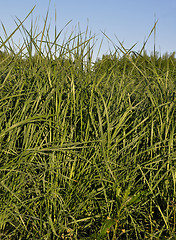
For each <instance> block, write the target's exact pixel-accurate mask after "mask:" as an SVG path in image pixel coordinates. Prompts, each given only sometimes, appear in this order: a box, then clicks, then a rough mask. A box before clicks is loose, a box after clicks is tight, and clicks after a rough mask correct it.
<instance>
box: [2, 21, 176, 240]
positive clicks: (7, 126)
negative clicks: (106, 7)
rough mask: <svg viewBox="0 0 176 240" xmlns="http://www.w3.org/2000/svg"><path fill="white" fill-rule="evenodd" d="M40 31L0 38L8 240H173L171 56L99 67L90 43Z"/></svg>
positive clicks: (175, 85) (131, 57)
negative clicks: (14, 40) (14, 39)
mask: <svg viewBox="0 0 176 240" xmlns="http://www.w3.org/2000/svg"><path fill="white" fill-rule="evenodd" d="M46 20H47V17H46ZM32 26H33V25H32V24H31V29H30V30H29V31H28V30H27V29H25V27H24V26H23V22H20V24H19V25H18V27H17V29H16V30H18V29H21V31H23V34H24V44H23V45H22V46H21V47H18V49H17V51H15V50H14V49H13V48H12V46H11V44H10V39H11V36H10V37H9V38H7V40H6V41H3V40H2V39H1V48H4V51H2V52H1V54H0V89H1V91H0V212H1V214H0V238H1V239H40V240H41V239H53V240H54V239H174V238H175V237H176V236H175V223H176V203H175V197H176V166H175V159H176V138H175V133H176V129H175V122H176V114H175V110H176V99H175V92H176V58H175V56H174V54H172V55H164V56H163V57H159V56H157V55H156V54H155V55H151V56H148V55H147V54H146V53H145V52H141V53H140V54H135V53H134V52H132V50H130V51H126V50H125V49H124V48H123V47H122V52H123V53H124V55H123V56H122V57H119V56H118V55H117V54H109V55H107V56H103V57H102V59H100V60H97V61H96V62H95V63H93V60H92V54H93V47H92V45H91V41H92V38H91V37H90V38H88V37H87V33H86V34H85V35H83V34H81V33H78V34H77V35H75V36H73V34H72V35H71V36H70V37H69V38H68V40H67V41H65V42H63V44H62V45H59V44H58V43H57V41H58V39H59V36H60V33H59V34H58V35H57V34H56V35H55V41H54V42H51V41H50V38H49V34H48V32H49V29H47V28H46V22H45V25H44V29H43V31H42V32H41V34H38V33H37V32H36V31H34V30H35V29H33V27H32ZM53 49H54V50H53ZM33 51H35V55H34V54H33Z"/></svg>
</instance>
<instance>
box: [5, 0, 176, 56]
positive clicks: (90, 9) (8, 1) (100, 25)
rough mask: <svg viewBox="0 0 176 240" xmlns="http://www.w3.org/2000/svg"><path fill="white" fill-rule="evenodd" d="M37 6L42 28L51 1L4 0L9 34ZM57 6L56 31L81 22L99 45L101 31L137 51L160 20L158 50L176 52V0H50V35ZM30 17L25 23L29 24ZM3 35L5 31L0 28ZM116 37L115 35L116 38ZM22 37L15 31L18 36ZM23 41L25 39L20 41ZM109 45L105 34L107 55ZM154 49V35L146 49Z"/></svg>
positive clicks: (83, 27)
mask: <svg viewBox="0 0 176 240" xmlns="http://www.w3.org/2000/svg"><path fill="white" fill-rule="evenodd" d="M34 5H36V8H35V10H34V12H33V16H32V17H33V19H35V18H36V17H37V16H40V20H39V28H40V30H41V29H42V26H43V22H44V21H43V18H45V15H46V12H47V9H48V5H49V0H15V1H14V0H5V1H4V0H3V1H1V7H0V21H1V22H2V23H3V24H4V25H5V28H6V30H7V33H8V34H10V33H11V32H12V31H13V30H14V28H15V27H16V25H15V23H14V19H15V17H16V16H17V17H18V18H19V19H20V20H23V19H24V18H25V16H26V15H27V14H28V13H29V12H30V10H31V9H32V8H33V7H34ZM55 9H56V12H57V22H56V23H57V30H58V31H59V30H61V29H62V28H63V27H64V25H65V24H66V23H67V22H69V21H70V20H72V22H71V23H70V24H69V26H68V27H67V28H66V29H65V32H66V31H67V32H68V35H69V31H70V32H71V30H72V29H73V28H74V27H75V25H77V24H78V23H80V28H81V30H82V31H85V30H86V27H87V25H88V26H89V29H90V30H91V32H92V35H93V34H94V33H95V34H97V36H96V38H97V39H99V41H98V42H97V48H98V45H99V43H100V41H101V39H102V38H103V34H102V33H101V31H103V32H105V33H106V34H107V35H108V37H109V38H111V39H112V41H113V42H114V43H116V44H117V45H118V46H119V43H118V41H117V39H116V37H117V38H118V39H119V40H120V41H121V42H123V44H124V47H126V48H130V47H131V46H132V45H134V44H135V43H137V45H136V46H135V48H134V50H135V51H139V50H140V49H141V47H142V45H143V43H144V41H145V40H146V38H147V36H148V35H149V33H150V31H151V29H152V28H153V26H154V21H155V20H158V23H157V26H156V50H157V51H158V52H159V53H160V54H164V53H165V52H168V53H172V52H174V51H176V0H87V1H84V0H51V3H50V11H49V21H50V22H51V34H52V31H53V32H54V19H55ZM30 22H31V17H29V18H28V19H27V21H26V22H25V26H26V27H27V28H29V27H30ZM0 35H1V36H3V39H4V33H3V29H2V27H0ZM115 36H116V37H115ZM19 38H20V33H16V35H15V39H19ZM21 41H22V40H21ZM109 47H110V48H111V49H113V47H112V45H111V44H108V41H107V39H106V38H105V37H104V40H103V45H102V49H101V54H103V53H104V54H106V53H108V51H109ZM153 48H154V34H152V36H151V37H150V39H149V41H148V43H147V45H146V50H147V52H148V53H151V52H152V51H153Z"/></svg>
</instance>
